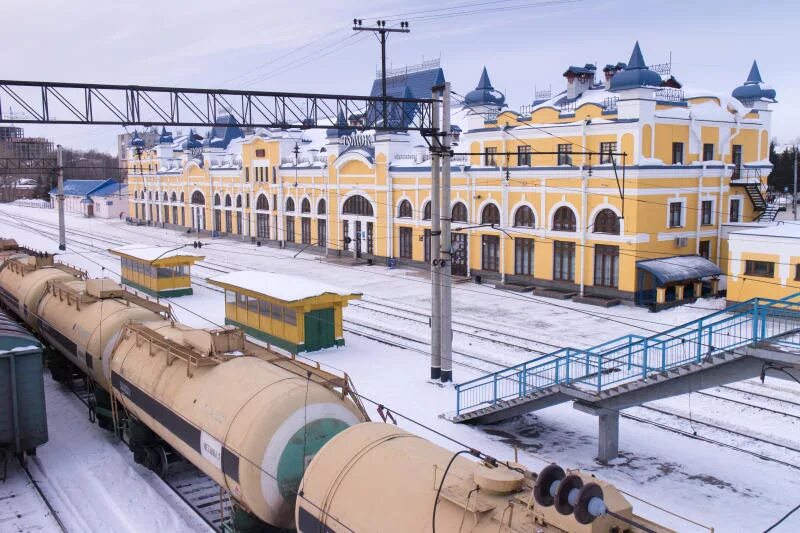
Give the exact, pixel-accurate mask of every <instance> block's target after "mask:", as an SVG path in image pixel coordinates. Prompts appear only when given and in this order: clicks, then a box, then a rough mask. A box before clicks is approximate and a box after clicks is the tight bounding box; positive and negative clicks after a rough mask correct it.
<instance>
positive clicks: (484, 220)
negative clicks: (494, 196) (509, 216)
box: [481, 204, 500, 224]
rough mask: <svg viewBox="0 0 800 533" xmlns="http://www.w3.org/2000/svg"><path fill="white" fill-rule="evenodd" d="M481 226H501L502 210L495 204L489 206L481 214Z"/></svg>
mask: <svg viewBox="0 0 800 533" xmlns="http://www.w3.org/2000/svg"><path fill="white" fill-rule="evenodd" d="M481 224H500V210H499V209H497V206H496V205H494V204H487V205H486V207H484V208H483V212H482V213H481Z"/></svg>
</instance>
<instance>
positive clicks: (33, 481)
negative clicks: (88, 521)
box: [18, 458, 69, 533]
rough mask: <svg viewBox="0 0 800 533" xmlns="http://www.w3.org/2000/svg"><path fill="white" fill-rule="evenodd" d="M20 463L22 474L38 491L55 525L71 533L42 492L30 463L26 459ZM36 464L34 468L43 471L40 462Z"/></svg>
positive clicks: (66, 532)
mask: <svg viewBox="0 0 800 533" xmlns="http://www.w3.org/2000/svg"><path fill="white" fill-rule="evenodd" d="M18 462H19V466H20V469H22V472H23V473H24V474H25V477H26V478H28V481H29V482H30V484H31V486H32V487H33V488H34V490H35V491H36V494H37V495H38V496H39V499H40V500H42V503H44V504H45V506H46V507H47V510H48V511H49V512H50V516H51V517H52V518H53V520H54V521H55V523H56V524H57V525H58V528H59V529H60V530H61V531H62V532H63V533H69V530H68V529H67V526H65V525H64V522H63V521H62V520H61V517H59V516H58V511H56V509H55V507H54V506H53V504H52V502H50V500H49V499H48V498H47V495H46V494H45V493H44V491H43V490H42V487H40V486H39V481H38V480H37V479H36V477H34V475H33V473H31V470H30V467H29V465H28V463H27V462H26V461H25V460H24V459H19V458H18ZM31 463H33V461H31ZM35 464H36V466H35V467H34V468H36V469H39V470H41V465H39V464H38V462H37V463H35ZM38 473H40V472H37V474H38ZM39 477H43V476H39Z"/></svg>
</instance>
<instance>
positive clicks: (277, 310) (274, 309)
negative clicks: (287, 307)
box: [269, 302, 283, 322]
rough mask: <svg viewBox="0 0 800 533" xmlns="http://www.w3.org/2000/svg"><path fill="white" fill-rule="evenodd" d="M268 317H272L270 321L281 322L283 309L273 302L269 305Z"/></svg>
mask: <svg viewBox="0 0 800 533" xmlns="http://www.w3.org/2000/svg"><path fill="white" fill-rule="evenodd" d="M269 316H271V317H272V320H280V321H281V322H283V307H281V306H280V305H278V304H276V303H274V302H273V303H272V304H271V305H270V310H269Z"/></svg>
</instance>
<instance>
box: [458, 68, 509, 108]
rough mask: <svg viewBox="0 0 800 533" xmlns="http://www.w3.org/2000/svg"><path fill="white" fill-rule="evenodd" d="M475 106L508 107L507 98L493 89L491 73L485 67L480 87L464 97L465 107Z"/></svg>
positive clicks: (479, 83) (479, 82)
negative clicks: (490, 78)
mask: <svg viewBox="0 0 800 533" xmlns="http://www.w3.org/2000/svg"><path fill="white" fill-rule="evenodd" d="M473 106H493V107H506V97H505V95H504V94H503V93H501V92H500V91H497V90H495V88H494V87H492V82H491V81H490V80H489V73H488V72H487V71H486V67H483V72H482V73H481V79H480V80H478V86H477V87H475V89H473V90H472V91H470V92H468V93H467V96H465V97H464V107H473Z"/></svg>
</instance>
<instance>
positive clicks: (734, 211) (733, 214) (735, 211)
mask: <svg viewBox="0 0 800 533" xmlns="http://www.w3.org/2000/svg"><path fill="white" fill-rule="evenodd" d="M740 205H741V202H740V201H739V199H738V198H732V199H731V208H730V221H731V222H739V207H740Z"/></svg>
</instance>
